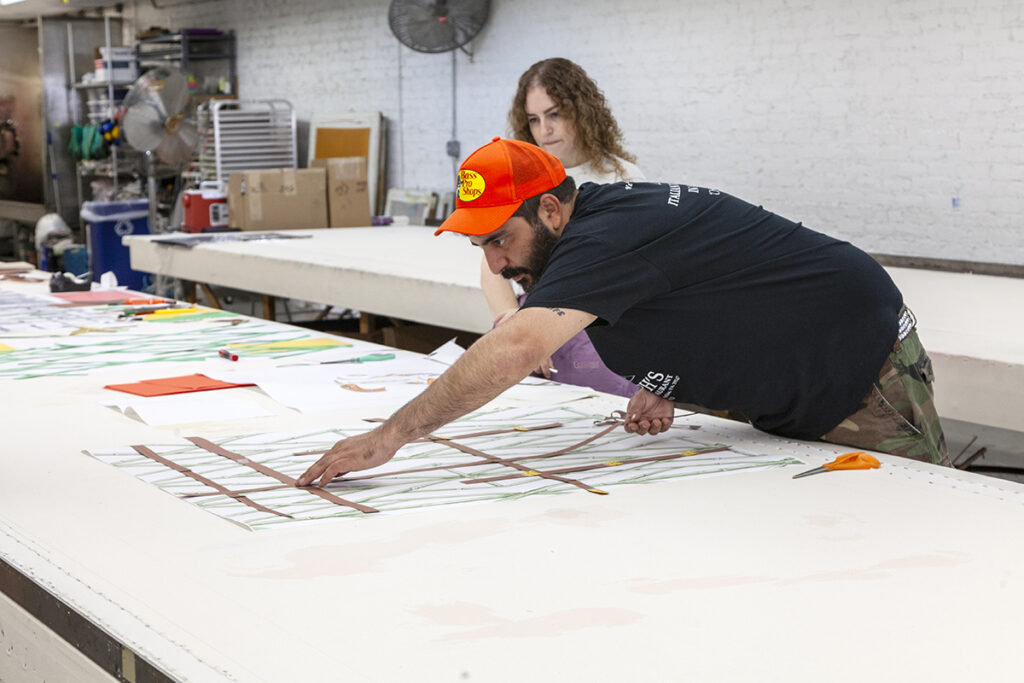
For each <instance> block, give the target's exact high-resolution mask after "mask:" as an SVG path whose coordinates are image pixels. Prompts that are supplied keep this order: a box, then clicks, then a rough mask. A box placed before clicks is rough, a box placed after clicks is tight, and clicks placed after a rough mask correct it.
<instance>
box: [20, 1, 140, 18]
mask: <svg viewBox="0 0 1024 683" xmlns="http://www.w3.org/2000/svg"><path fill="white" fill-rule="evenodd" d="M119 1H120V2H121V3H124V0H67V2H64V1H63V0H24V2H18V3H15V4H13V5H2V6H0V21H23V20H25V19H34V18H36V17H38V16H51V15H54V14H68V13H77V12H79V11H82V10H88V9H94V8H97V7H109V6H112V5H117V4H118V3H119Z"/></svg>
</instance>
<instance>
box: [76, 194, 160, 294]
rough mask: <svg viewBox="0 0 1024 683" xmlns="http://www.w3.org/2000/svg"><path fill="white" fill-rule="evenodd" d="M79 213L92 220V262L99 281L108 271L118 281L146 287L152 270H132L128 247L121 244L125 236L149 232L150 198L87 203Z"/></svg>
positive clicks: (90, 258)
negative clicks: (146, 271)
mask: <svg viewBox="0 0 1024 683" xmlns="http://www.w3.org/2000/svg"><path fill="white" fill-rule="evenodd" d="M79 215H81V217H82V220H84V221H86V222H88V223H89V247H90V254H89V265H90V267H91V268H92V279H93V280H94V281H95V282H99V279H100V276H101V275H103V273H105V272H107V271H108V270H109V271H112V272H113V273H114V275H116V276H117V284H119V285H125V286H127V287H129V288H130V289H134V290H142V289H144V288H145V287H146V286H147V285H149V284H150V283H151V282H152V277H151V276H150V274H149V273H143V272H140V271H137V270H132V269H131V265H130V261H129V258H128V247H126V246H124V245H123V244H121V238H122V237H124V236H125V235H148V234H149V200H147V199H132V200H129V201H126V202H85V203H84V204H82V210H81V211H80V212H79Z"/></svg>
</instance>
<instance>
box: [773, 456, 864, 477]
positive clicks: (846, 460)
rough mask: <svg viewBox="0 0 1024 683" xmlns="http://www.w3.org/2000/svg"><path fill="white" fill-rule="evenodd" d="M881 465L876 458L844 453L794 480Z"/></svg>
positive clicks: (795, 475) (796, 475) (798, 475)
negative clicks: (821, 473)
mask: <svg viewBox="0 0 1024 683" xmlns="http://www.w3.org/2000/svg"><path fill="white" fill-rule="evenodd" d="M881 464H882V463H880V462H878V458H876V457H875V456H873V455H868V454H867V453H864V452H861V451H855V452H853V453H843V454H842V455H840V456H839V457H838V458H836V459H835V460H833V461H832V462H827V463H825V464H824V465H822V466H821V467H815V468H814V469H813V470H807V471H806V472H801V473H800V474H794V475H793V478H794V479H798V478H800V477H806V476H807V475H809V474H818V473H819V472H828V471H830V470H870V469H874V468H876V467H878V466H879V465H881Z"/></svg>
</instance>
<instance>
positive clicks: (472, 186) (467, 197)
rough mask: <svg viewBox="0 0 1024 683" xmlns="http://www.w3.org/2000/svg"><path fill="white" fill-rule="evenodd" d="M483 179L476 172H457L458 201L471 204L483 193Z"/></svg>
mask: <svg viewBox="0 0 1024 683" xmlns="http://www.w3.org/2000/svg"><path fill="white" fill-rule="evenodd" d="M484 187H485V184H484V177H483V176H482V175H480V174H479V173H477V172H476V171H470V170H468V169H465V168H464V169H462V170H461V171H459V200H461V201H464V202H471V201H473V200H474V199H477V198H479V197H480V195H482V194H483V193H484Z"/></svg>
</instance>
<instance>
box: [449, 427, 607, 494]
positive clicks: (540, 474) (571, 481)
mask: <svg viewBox="0 0 1024 683" xmlns="http://www.w3.org/2000/svg"><path fill="white" fill-rule="evenodd" d="M437 442H438V443H443V444H446V445H448V446H451V447H452V448H455V449H457V450H460V451H462V452H463V453H469V454H470V455H475V456H477V457H478V458H484V459H485V460H487V461H488V462H492V463H495V464H498V465H505V466H506V467H511V468H513V469H516V470H519V471H520V472H529V473H532V472H536V475H531V476H538V477H541V478H543V479H552V480H554V481H560V482H562V483H563V484H571V485H572V486H578V487H579V488H581V489H583V490H584V491H589V492H590V493H599V494H602V495H604V494H606V493H608V492H607V491H602V490H601V489H597V488H594V487H593V486H589V485H588V484H584V483H583V482H582V481H576V480H575V479H569V478H568V477H560V476H558V475H557V474H548V473H546V472H539V471H537V470H531V469H530V468H529V467H526V466H525V465H520V464H519V463H517V462H514V461H512V460H505V459H504V458H499V457H497V456H494V455H488V454H487V453H484V452H482V451H478V450H476V449H475V448H470V447H469V446H464V445H462V444H460V443H457V442H455V441H449V440H448V439H438V440H437ZM519 476H523V475H519Z"/></svg>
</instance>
